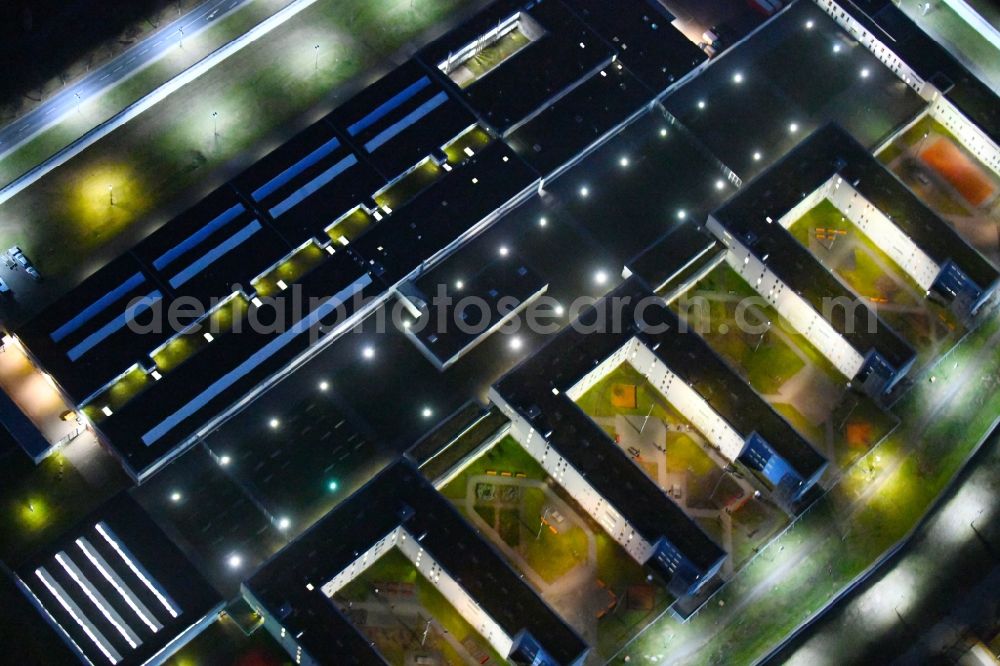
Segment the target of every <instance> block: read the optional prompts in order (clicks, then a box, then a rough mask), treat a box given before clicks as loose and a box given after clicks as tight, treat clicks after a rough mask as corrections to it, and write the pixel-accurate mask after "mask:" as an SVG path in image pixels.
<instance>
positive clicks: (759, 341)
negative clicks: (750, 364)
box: [753, 321, 771, 353]
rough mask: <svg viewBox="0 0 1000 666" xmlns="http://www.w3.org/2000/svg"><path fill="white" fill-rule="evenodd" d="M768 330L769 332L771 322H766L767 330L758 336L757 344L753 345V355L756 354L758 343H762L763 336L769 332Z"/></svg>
mask: <svg viewBox="0 0 1000 666" xmlns="http://www.w3.org/2000/svg"><path fill="white" fill-rule="evenodd" d="M770 330H771V322H770V321H768V322H767V328H765V329H764V332H763V333H761V334H760V337H759V338H757V344H756V345H754V348H753V350H754V353H756V352H757V350H758V349H759V348H760V343H761V342H763V341H764V336H765V335H767V332H768V331H770Z"/></svg>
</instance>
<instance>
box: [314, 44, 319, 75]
mask: <svg viewBox="0 0 1000 666" xmlns="http://www.w3.org/2000/svg"><path fill="white" fill-rule="evenodd" d="M313 51H314V52H315V53H316V65H315V67H314V68H313V71H319V44H316V45H315V46H313Z"/></svg>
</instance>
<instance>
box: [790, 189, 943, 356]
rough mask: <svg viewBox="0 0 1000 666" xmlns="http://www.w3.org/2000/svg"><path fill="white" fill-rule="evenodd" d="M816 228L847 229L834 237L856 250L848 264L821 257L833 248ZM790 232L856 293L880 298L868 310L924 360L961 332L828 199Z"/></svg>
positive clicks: (866, 297) (911, 280)
mask: <svg viewBox="0 0 1000 666" xmlns="http://www.w3.org/2000/svg"><path fill="white" fill-rule="evenodd" d="M815 229H839V230H843V231H846V232H847V233H846V235H844V236H838V237H837V240H836V241H834V243H844V242H847V239H851V240H852V241H853V242H855V243H857V244H858V247H856V248H854V249H853V251H852V252H851V253H850V256H849V257H848V258H847V260H839V261H838V260H830V259H827V258H824V254H825V250H824V249H823V248H830V247H835V246H834V245H831V243H830V242H829V241H818V240H816V239H815V238H814V230H815ZM789 232H791V234H792V235H793V236H795V238H796V239H797V240H798V241H799V242H800V243H802V244H803V245H804V246H806V247H808V248H810V249H812V250H813V252H814V253H816V252H819V255H818V256H819V257H820V259H821V261H823V263H824V264H825V265H827V266H828V267H829V268H832V269H833V271H834V272H835V273H836V274H837V275H838V276H839V277H840V278H841V279H842V280H843V281H844V282H845V283H846V284H847V285H848V287H850V288H851V289H852V290H853V291H854V293H856V294H858V295H859V296H861V297H863V298H865V299H878V300H876V301H875V302H874V304H873V305H872V307H874V308H875V309H876V311H877V312H878V313H879V316H880V317H881V318H882V319H883V320H884V321H885V323H887V324H888V325H889V326H890V327H891V328H893V329H894V330H895V331H896V332H897V333H899V334H900V335H901V336H903V337H904V338H905V339H906V340H907V341H908V342H909V343H910V344H912V345H913V346H914V348H915V349H917V351H918V352H922V353H923V356H924V360H927V357H928V355H929V353H931V352H933V351H936V339H937V337H938V336H940V337H945V338H948V337H950V338H951V339H957V337H958V336H959V335H960V334H961V332H962V331H961V328H960V324H959V322H958V320H957V319H956V318H955V316H954V315H953V314H952V313H951V312H950V311H949V310H948V309H946V308H944V307H942V306H940V305H938V304H937V303H934V302H933V301H930V300H928V299H925V298H922V297H921V296H919V295H921V294H923V293H924V290H923V289H922V288H921V287H920V285H918V284H917V283H916V282H915V281H914V280H913V278H911V277H910V276H909V275H908V274H907V273H906V272H905V271H904V270H903V269H902V268H901V267H900V266H899V265H898V264H897V263H896V262H895V261H894V260H893V259H892V258H891V257H889V255H888V254H886V253H885V252H884V251H883V250H882V249H881V248H879V247H878V246H877V245H876V244H875V243H874V242H873V241H872V240H871V239H870V238H869V237H868V236H866V235H865V234H863V233H862V232H861V230H860V229H858V228H857V227H856V226H855V225H854V223H853V222H851V221H850V220H847V219H845V218H844V216H843V215H842V214H841V212H840V211H839V210H837V209H836V208H835V207H834V205H833V204H832V203H830V202H829V201H827V200H824V201H822V202H820V203H819V204H818V205H817V206H815V207H814V208H812V209H811V210H810V211H808V212H807V213H806V214H805V215H803V216H802V217H801V218H799V219H798V220H796V221H795V222H794V223H793V224H792V226H791V227H789ZM883 266H885V267H886V268H883ZM882 300H884V301H886V302H887V303H886V304H888V305H892V306H900V307H905V308H919V309H920V310H921V311H922V312H913V311H909V312H901V311H896V310H889V309H885V308H882V307H880V306H881V305H882V304H883V303H882V302H881V301H882Z"/></svg>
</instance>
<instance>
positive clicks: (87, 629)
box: [35, 567, 122, 664]
mask: <svg viewBox="0 0 1000 666" xmlns="http://www.w3.org/2000/svg"><path fill="white" fill-rule="evenodd" d="M35 575H36V576H38V579H39V580H40V581H42V583H43V584H44V585H45V587H46V588H48V590H49V593H50V594H52V596H53V597H55V598H56V601H58V602H59V605H60V606H62V607H63V609H64V610H65V611H66V612H67V613H69V614H70V616H71V617H72V618H73V620H75V621H76V623H77V624H78V625H80V628H81V629H83V633H85V634H87V637H88V638H89V639H90V640H92V641H93V642H94V645H96V646H97V648H98V649H99V650H100V651H101V652H102V653H104V656H105V657H107V658H108V661H110V662H111V663H112V664H117V663H118V662H119V661H121V659H122V656H121V655H120V654H119V653H118V651H117V650H115V648H114V646H113V645H111V643H109V642H108V639H106V638H105V637H104V634H102V633H101V632H100V630H99V629H98V628H97V627H95V626H94V625H93V624H91V622H90V620H88V619H87V618H86V617H85V616H83V611H81V610H80V607H79V606H77V605H76V603H75V602H74V601H73V600H72V599H70V598H69V597H68V595H67V594H66V591H65V590H63V589H62V586H61V585H59V583H57V582H56V581H55V579H54V578H52V575H51V574H49V572H48V571H46V570H45V568H44V567H43V568H40V569H35Z"/></svg>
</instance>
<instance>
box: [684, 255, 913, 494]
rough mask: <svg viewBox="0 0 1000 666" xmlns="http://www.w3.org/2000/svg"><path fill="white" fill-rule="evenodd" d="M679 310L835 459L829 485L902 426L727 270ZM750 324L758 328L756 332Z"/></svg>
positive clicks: (698, 287) (713, 275) (714, 274)
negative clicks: (855, 389)
mask: <svg viewBox="0 0 1000 666" xmlns="http://www.w3.org/2000/svg"><path fill="white" fill-rule="evenodd" d="M671 307H673V308H674V309H675V310H677V311H678V313H679V314H680V315H681V316H682V318H684V320H685V321H686V322H687V323H688V325H689V326H690V327H691V329H692V330H694V331H697V332H698V334H699V335H702V336H703V337H704V338H705V339H706V341H707V342H708V343H709V344H710V345H711V346H712V348H713V349H714V350H715V352H716V353H717V354H719V355H720V356H722V358H723V359H724V360H726V361H727V362H728V363H729V364H730V366H731V367H733V368H734V369H735V370H736V372H738V373H739V374H740V375H741V376H743V377H744V378H745V379H746V380H747V382H749V384H750V386H752V387H753V388H754V389H755V390H756V391H757V392H758V393H760V394H761V396H762V397H763V398H764V399H765V400H767V401H768V402H769V403H770V404H771V406H772V407H774V409H775V410H777V411H778V412H779V413H780V414H781V415H782V416H784V417H785V419H786V420H787V421H788V422H789V423H790V424H791V425H792V426H794V427H795V429H796V430H798V431H799V433H800V434H801V435H803V436H804V437H805V438H806V439H807V440H809V442H810V443H811V444H812V445H813V446H815V447H816V448H817V450H818V451H820V452H821V453H823V454H824V455H825V456H826V457H827V458H828V459H829V460H830V461H831V463H832V464H831V466H830V470H829V471H828V472H827V475H826V476H827V480H829V479H830V478H831V477H836V476H839V474H840V469H843V468H846V467H847V466H849V465H850V464H852V463H853V462H854V461H855V460H857V459H858V458H859V457H860V456H861V455H863V454H864V453H865V452H866V451H868V449H870V448H871V447H872V446H874V445H875V444H876V443H877V442H878V441H880V440H881V439H882V438H883V437H885V436H886V435H887V434H888V433H889V432H890V431H891V430H892V429H893V428H895V427H896V423H897V422H896V419H895V418H893V417H892V416H891V415H890V414H888V413H886V412H885V411H883V410H882V409H881V408H880V407H879V406H878V405H877V404H875V402H874V401H873V400H872V399H871V398H869V397H868V396H866V395H863V394H861V393H857V392H854V391H851V390H850V389H849V388H848V386H847V380H848V378H846V377H844V376H843V375H842V374H840V372H839V371H837V369H836V368H835V367H834V366H833V365H832V364H831V363H830V361H829V360H828V359H827V358H826V357H825V356H824V355H823V354H822V353H821V352H820V350H819V349H817V348H816V347H815V346H813V345H812V343H810V342H809V341H808V340H807V339H806V337H805V336H804V335H802V334H800V333H799V332H798V331H796V330H795V329H794V328H793V327H792V325H791V324H790V323H788V321H787V320H785V319H784V317H782V316H781V315H779V314H778V312H777V311H776V310H775V309H774V308H772V307H771V306H769V305H767V303H766V302H765V301H764V299H763V298H761V297H759V296H758V295H757V293H756V292H755V291H754V290H753V288H752V287H751V286H750V285H749V284H747V283H746V282H744V281H743V279H742V278H741V277H740V276H739V275H738V274H737V273H736V272H735V271H734V270H733V269H732V268H730V267H729V266H728V265H727V264H720V265H719V266H717V267H716V268H714V269H713V270H712V271H711V272H710V273H708V274H707V275H706V276H705V277H704V278H703V279H702V280H701V281H699V282H698V283H696V284H695V285H694V286H693V287H692V288H691V289H690V290H689V291H688V292H687V294H685V295H684V296H682V297H681V298H679V299H678V300H676V301H674V302H673V303H672V304H671ZM767 322H770V325H767ZM741 323H742V324H744V325H741ZM746 323H751V324H754V327H753V328H752V329H751V332H748V331H747V330H746V329H747V328H749V327H747V326H746V325H745V324H746ZM760 328H763V329H764V330H763V332H762V333H758V332H757V329H760ZM824 482H825V481H824Z"/></svg>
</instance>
